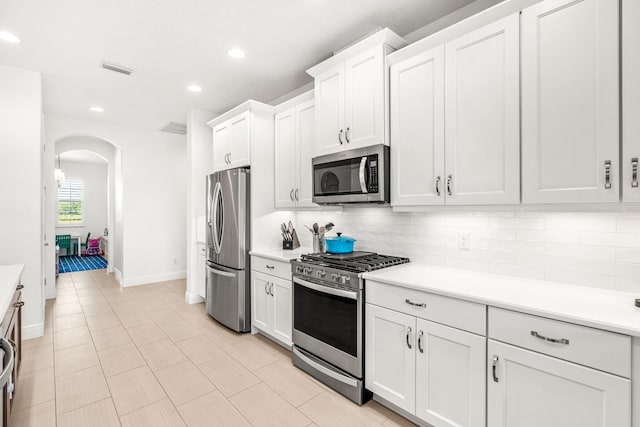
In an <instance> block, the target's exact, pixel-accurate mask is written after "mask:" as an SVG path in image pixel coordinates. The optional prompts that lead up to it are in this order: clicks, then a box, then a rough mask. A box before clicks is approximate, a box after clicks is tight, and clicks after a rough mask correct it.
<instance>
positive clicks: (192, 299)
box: [184, 291, 204, 304]
mask: <svg viewBox="0 0 640 427" xmlns="http://www.w3.org/2000/svg"><path fill="white" fill-rule="evenodd" d="M184 300H185V301H186V302H187V304H198V303H199V302H203V301H204V298H202V297H201V296H200V295H198V294H192V293H191V292H188V291H187V292H185V293H184Z"/></svg>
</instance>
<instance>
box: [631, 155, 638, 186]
mask: <svg viewBox="0 0 640 427" xmlns="http://www.w3.org/2000/svg"><path fill="white" fill-rule="evenodd" d="M631 187H632V188H638V158H637V157H634V158H633V159H631Z"/></svg>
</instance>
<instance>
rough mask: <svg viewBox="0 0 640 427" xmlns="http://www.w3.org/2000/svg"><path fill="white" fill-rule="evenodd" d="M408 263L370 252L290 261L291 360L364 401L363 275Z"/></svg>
mask: <svg viewBox="0 0 640 427" xmlns="http://www.w3.org/2000/svg"><path fill="white" fill-rule="evenodd" d="M407 262H409V259H408V258H401V257H394V256H387V255H379V254H375V253H373V252H352V253H350V254H343V255H331V254H309V255H303V256H302V257H301V258H300V259H299V260H294V261H292V262H291V264H292V266H291V268H292V271H293V364H294V365H295V366H297V367H299V368H300V369H302V370H304V371H306V372H307V373H309V374H310V375H312V376H314V377H315V378H317V379H318V380H320V381H322V382H323V383H325V384H326V385H328V386H329V387H331V388H333V389H334V390H336V391H338V392H339V393H341V394H343V395H344V396H346V397H348V398H349V399H351V400H353V401H354V402H356V403H358V404H362V403H364V402H366V401H367V400H368V399H369V397H370V394H369V393H367V392H366V390H365V388H364V354H363V353H364V302H365V299H364V280H363V279H362V274H363V273H365V272H367V271H373V270H378V269H381V268H385V267H391V266H393V265H398V264H404V263H407Z"/></svg>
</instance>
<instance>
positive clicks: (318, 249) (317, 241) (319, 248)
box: [313, 234, 324, 254]
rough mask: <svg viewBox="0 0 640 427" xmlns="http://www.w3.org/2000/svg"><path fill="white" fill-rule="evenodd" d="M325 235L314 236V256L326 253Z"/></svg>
mask: <svg viewBox="0 0 640 427" xmlns="http://www.w3.org/2000/svg"><path fill="white" fill-rule="evenodd" d="M323 237H324V236H323V235H321V234H314V235H313V253H314V254H320V253H322V252H324V239H323Z"/></svg>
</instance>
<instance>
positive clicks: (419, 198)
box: [390, 46, 444, 206]
mask: <svg viewBox="0 0 640 427" xmlns="http://www.w3.org/2000/svg"><path fill="white" fill-rule="evenodd" d="M390 110H391V112H390V113H391V141H392V144H393V154H392V155H391V171H392V177H393V178H392V179H391V204H392V205H394V206H403V205H442V204H444V192H443V188H444V187H443V185H444V184H443V182H442V178H443V176H444V47H443V46H438V47H436V48H434V49H431V50H430V51H428V52H424V53H422V54H420V55H417V56H415V57H413V58H410V59H407V60H405V61H403V62H400V63H398V64H396V65H393V66H392V67H391V71H390Z"/></svg>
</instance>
